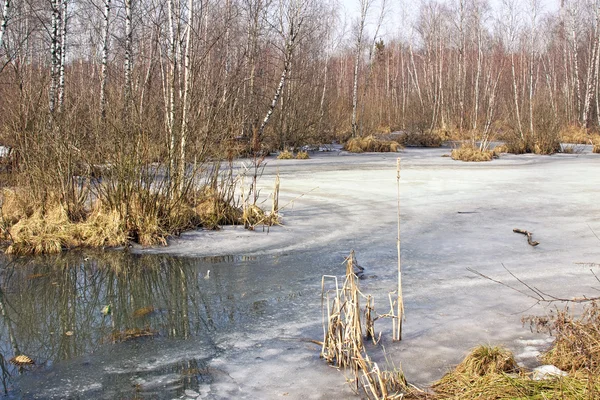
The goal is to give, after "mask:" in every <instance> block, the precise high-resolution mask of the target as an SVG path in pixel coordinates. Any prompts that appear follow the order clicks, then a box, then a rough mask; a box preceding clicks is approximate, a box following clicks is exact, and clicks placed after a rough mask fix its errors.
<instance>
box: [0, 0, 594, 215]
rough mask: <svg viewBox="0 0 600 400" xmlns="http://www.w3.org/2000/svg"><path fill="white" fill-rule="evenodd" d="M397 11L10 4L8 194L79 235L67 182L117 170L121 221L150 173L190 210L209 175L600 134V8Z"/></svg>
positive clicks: (4, 105) (462, 4)
mask: <svg viewBox="0 0 600 400" xmlns="http://www.w3.org/2000/svg"><path fill="white" fill-rule="evenodd" d="M390 1H391V0H387V2H390ZM388 5H389V4H386V0H356V6H357V9H358V10H360V12H359V13H358V14H357V15H351V16H350V17H348V16H346V15H343V14H344V13H343V11H341V10H342V8H341V7H340V4H339V3H338V2H336V1H334V0H219V1H215V0H180V1H175V0H167V1H157V0H4V5H3V8H2V21H1V25H0V26H1V28H0V91H1V95H0V108H1V113H0V140H1V144H3V145H4V146H7V147H10V148H11V157H9V158H5V160H4V164H5V165H4V167H5V168H4V170H5V171H6V172H8V173H7V174H5V178H6V179H5V180H6V182H5V184H6V183H10V184H11V185H18V186H19V187H25V188H27V189H28V193H29V194H28V196H30V197H32V198H35V199H37V200H38V202H39V203H40V204H47V203H48V202H49V199H58V200H59V202H61V203H62V204H63V205H64V206H65V207H66V208H67V211H68V214H69V218H70V219H71V220H73V219H77V218H83V217H82V215H83V214H85V212H84V211H82V209H83V206H82V205H81V204H83V200H82V199H83V198H86V197H87V198H88V199H89V196H87V194H86V193H82V192H84V191H85V188H84V186H85V185H84V184H82V180H81V179H74V178H73V177H74V176H78V177H84V178H87V179H93V178H94V177H97V176H100V175H102V174H107V173H108V172H107V171H108V170H109V169H110V171H111V172H110V174H111V179H110V184H107V185H104V186H103V187H102V188H97V193H95V197H96V198H100V199H103V200H104V203H105V204H106V203H110V206H109V208H111V209H119V210H121V209H122V207H121V206H122V205H123V204H129V203H130V201H131V198H132V197H134V196H139V194H134V192H136V191H137V192H139V191H141V190H142V189H148V188H149V187H150V185H152V184H153V182H154V183H155V181H154V179H155V176H156V175H157V174H158V172H157V171H167V176H168V177H170V178H171V179H170V180H169V183H168V184H166V185H165V188H164V191H162V192H161V193H162V194H163V195H164V196H166V197H168V198H169V199H172V198H173V197H174V196H175V195H176V196H175V197H177V196H180V195H182V193H185V192H186V188H188V187H189V182H191V180H190V173H189V171H190V170H194V171H196V169H195V168H191V166H198V165H202V163H203V162H205V161H207V160H228V159H229V160H231V159H233V158H235V157H237V156H239V155H251V156H252V155H254V156H255V157H257V156H258V155H260V154H264V153H265V152H268V151H273V150H277V149H281V150H283V149H286V148H298V147H300V146H302V145H305V144H316V143H326V142H331V141H332V140H338V141H345V140H346V139H348V138H349V137H352V136H366V135H369V134H372V133H376V132H381V133H387V132H390V131H396V130H402V131H406V132H413V133H415V134H436V135H439V136H441V137H443V138H444V139H448V138H472V139H474V140H475V139H483V141H484V142H487V141H488V140H490V139H493V138H501V139H503V140H506V141H512V142H513V143H517V146H516V147H517V148H518V150H519V151H521V152H529V151H532V152H533V151H535V152H538V153H552V152H554V151H556V150H557V148H559V147H557V146H559V145H558V143H559V140H560V135H561V133H564V132H571V133H573V132H576V133H577V135H579V140H580V141H583V142H586V141H589V138H592V136H590V133H591V132H594V131H595V130H596V129H597V127H598V126H599V125H600V98H599V89H600V83H599V80H598V70H599V64H600V55H599V54H598V53H599V51H600V49H599V45H600V2H599V1H598V0H561V4H560V8H558V9H557V10H556V11H547V10H545V9H544V8H543V7H542V4H541V2H540V1H539V0H528V1H516V0H503V1H502V2H501V3H498V4H496V7H495V8H492V7H491V5H490V3H489V2H488V1H485V0H447V1H441V0H440V1H434V0H423V1H420V2H414V3H412V4H405V5H404V6H405V7H407V8H411V7H412V8H413V9H412V11H413V12H414V13H416V15H417V17H416V18H415V19H414V22H406V21H404V20H403V17H402V15H391V14H390V13H391V11H390V9H389V8H388V7H387V6H388ZM383 21H388V22H387V24H388V25H389V24H390V23H389V21H393V22H394V25H396V26H398V27H401V28H402V29H398V32H402V33H398V34H397V35H396V36H392V35H390V34H389V29H388V30H387V31H388V33H386V35H382V34H381V31H382V25H383ZM409 24H410V26H408V25H409ZM407 32H409V33H407ZM577 135H571V136H577ZM592 144H595V143H592ZM156 165H158V166H159V167H156ZM102 166H104V169H105V170H104V172H102V171H100V169H101V167H102ZM107 166H110V167H111V168H107ZM150 166H154V167H150ZM158 192H160V191H158ZM158 192H157V191H154V192H152V193H158ZM154 195H155V194H151V193H150V192H148V196H154ZM155 200H156V198H154V199H153V201H154V203H156V201H155ZM137 207H138V208H140V207H141V206H139V205H138V206H137ZM152 207H156V206H152ZM126 208H127V210H128V211H127V213H129V212H130V210H131V209H132V208H135V207H133V206H131V205H129V206H127V207H126ZM141 208H143V207H141ZM152 212H153V213H156V215H159V214H160V212H159V211H156V210H153V211H152ZM18 219H19V218H17V220H18Z"/></svg>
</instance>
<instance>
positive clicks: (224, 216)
mask: <svg viewBox="0 0 600 400" xmlns="http://www.w3.org/2000/svg"><path fill="white" fill-rule="evenodd" d="M3 200H4V202H3V207H2V213H1V215H2V220H1V226H0V227H1V231H2V239H3V240H4V242H5V243H6V244H7V249H6V253H8V254H18V255H23V254H52V253H59V252H61V251H63V250H66V249H71V248H75V247H117V246H123V245H126V244H127V243H128V242H129V241H135V242H137V243H139V244H141V245H143V246H151V245H157V244H158V245H165V244H166V238H167V237H168V236H169V235H173V234H178V233H180V232H182V231H184V230H188V229H194V228H197V227H205V228H209V229H216V228H218V227H219V226H221V225H236V224H243V223H244V222H245V221H246V222H248V221H249V222H250V223H251V225H252V226H254V225H257V224H265V225H269V226H270V225H273V224H275V223H279V216H278V215H277V213H270V214H266V213H265V212H264V211H263V210H262V209H260V207H258V206H256V205H254V206H251V207H249V208H247V209H246V210H245V212H244V210H242V207H237V206H236V205H234V204H233V200H232V199H228V198H227V197H226V196H225V195H224V194H223V193H222V192H220V191H219V190H215V189H214V188H212V187H205V188H204V189H202V190H199V191H196V192H192V193H190V194H189V195H188V196H186V197H182V198H180V199H179V200H178V201H169V200H168V198H167V197H166V196H161V195H158V194H150V193H149V192H148V191H146V193H144V192H135V193H134V194H133V195H132V197H131V198H129V199H128V202H127V203H119V204H106V203H104V202H101V201H96V202H95V203H94V204H93V205H92V206H91V207H90V209H88V210H85V209H84V210H83V211H82V212H81V213H80V214H78V217H77V218H73V217H71V216H70V215H69V212H68V211H67V210H66V208H65V207H64V206H63V205H62V203H61V202H59V201H58V200H57V199H51V200H49V203H48V204H46V206H45V207H41V206H37V207H34V206H33V205H32V204H31V203H30V202H29V201H28V200H27V196H26V194H25V193H24V192H14V191H8V190H5V191H4V192H3ZM32 210H33V211H32Z"/></svg>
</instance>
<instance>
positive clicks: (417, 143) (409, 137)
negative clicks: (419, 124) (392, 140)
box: [400, 131, 445, 147]
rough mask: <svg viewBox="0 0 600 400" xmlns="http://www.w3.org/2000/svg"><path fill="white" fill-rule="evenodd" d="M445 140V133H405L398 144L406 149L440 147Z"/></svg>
mask: <svg viewBox="0 0 600 400" xmlns="http://www.w3.org/2000/svg"><path fill="white" fill-rule="evenodd" d="M444 140H445V133H442V132H439V131H435V132H421V133H417V132H405V133H404V134H402V136H401V139H400V143H401V144H402V145H403V146H406V147H440V146H441V145H442V143H443V142H444Z"/></svg>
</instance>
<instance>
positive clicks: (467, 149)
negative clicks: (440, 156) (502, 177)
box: [450, 144, 494, 162]
mask: <svg viewBox="0 0 600 400" xmlns="http://www.w3.org/2000/svg"><path fill="white" fill-rule="evenodd" d="M450 156H451V157H452V159H453V160H458V161H469V162H481V161H492V159H493V158H494V152H493V151H491V150H481V149H480V148H479V147H476V146H473V145H472V144H463V145H462V146H461V147H459V148H457V149H454V150H452V153H451V155H450Z"/></svg>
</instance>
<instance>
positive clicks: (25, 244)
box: [6, 205, 78, 255]
mask: <svg viewBox="0 0 600 400" xmlns="http://www.w3.org/2000/svg"><path fill="white" fill-rule="evenodd" d="M7 236H8V239H9V240H10V245H9V246H8V248H7V249H6V253H7V254H16V255H22V254H50V253H59V252H61V251H62V250H63V249H66V248H71V247H74V246H76V245H77V244H78V243H77V239H76V237H77V230H76V228H75V224H73V223H72V222H71V221H70V220H69V217H68V215H67V212H66V210H65V209H64V208H63V207H62V206H60V205H56V206H54V207H52V208H51V209H50V210H49V211H48V212H43V211H42V210H36V211H35V212H34V213H33V214H32V215H31V216H29V217H25V218H23V219H21V220H19V221H18V222H17V223H16V224H14V225H12V226H11V227H10V228H7Z"/></svg>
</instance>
